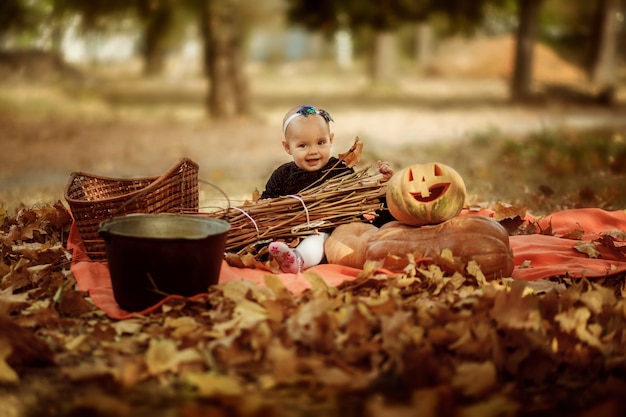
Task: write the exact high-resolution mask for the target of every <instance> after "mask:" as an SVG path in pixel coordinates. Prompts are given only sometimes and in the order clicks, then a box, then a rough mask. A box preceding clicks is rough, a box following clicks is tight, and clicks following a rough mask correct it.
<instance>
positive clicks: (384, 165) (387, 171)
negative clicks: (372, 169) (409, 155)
mask: <svg viewBox="0 0 626 417" xmlns="http://www.w3.org/2000/svg"><path fill="white" fill-rule="evenodd" d="M376 172H378V173H381V174H383V181H389V180H390V179H391V176H392V175H393V169H391V165H389V163H388V162H382V161H377V162H376Z"/></svg>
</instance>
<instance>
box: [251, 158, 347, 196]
mask: <svg viewBox="0 0 626 417" xmlns="http://www.w3.org/2000/svg"><path fill="white" fill-rule="evenodd" d="M337 162H339V159H337V158H336V157H334V156H333V157H331V158H330V159H329V161H328V163H327V164H326V165H324V167H323V168H322V169H320V170H317V171H312V172H310V171H305V170H303V169H301V168H298V166H297V165H296V163H295V162H293V161H291V162H287V163H285V164H283V165H281V166H279V167H278V168H276V170H275V171H274V172H273V173H272V175H271V176H270V178H269V180H267V184H265V191H263V194H261V198H276V197H281V196H285V195H292V194H298V192H300V191H302V190H303V189H305V188H307V187H308V186H310V185H311V184H314V183H315V185H314V187H315V186H317V185H319V184H321V183H323V182H324V181H326V180H327V179H329V178H332V177H336V176H337V175H340V174H344V173H347V172H354V170H353V169H352V168H348V167H347V166H346V165H345V164H344V163H343V162H341V163H339V164H337ZM335 164H337V166H336V167H334V166H335ZM333 167H334V168H333ZM329 170H330V171H329ZM326 173H328V175H326ZM324 175H326V176H325V177H324ZM322 177H324V179H323V180H322V181H319V182H318V183H316V181H318V180H319V179H320V178H322Z"/></svg>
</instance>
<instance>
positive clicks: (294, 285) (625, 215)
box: [67, 208, 626, 319]
mask: <svg viewBox="0 0 626 417" xmlns="http://www.w3.org/2000/svg"><path fill="white" fill-rule="evenodd" d="M492 214H493V213H492V212H490V211H487V210H483V211H481V212H478V213H472V214H470V213H468V212H464V213H463V214H462V215H486V216H491V215H492ZM526 220H527V221H536V220H537V219H535V218H534V217H533V216H531V215H529V216H527V218H526ZM538 223H539V225H540V226H541V228H542V229H547V228H548V227H549V226H551V227H552V232H553V235H550V236H547V235H540V234H534V235H522V236H511V238H510V242H511V248H512V249H513V254H514V257H515V269H514V271H513V278H515V279H522V280H537V279H542V278H549V277H554V276H564V275H566V274H567V275H569V276H570V277H573V278H579V277H588V278H598V277H605V276H607V275H613V274H618V273H621V272H625V271H626V257H625V256H624V254H622V253H621V252H619V251H612V250H610V249H609V248H608V247H604V246H603V245H596V248H597V250H598V251H599V253H600V256H599V257H596V258H591V257H589V256H588V255H587V254H585V253H581V252H579V251H578V250H576V249H574V245H575V244H576V243H578V242H579V240H572V239H566V238H563V236H567V235H568V234H571V233H572V232H574V231H579V234H580V233H582V239H583V240H585V241H593V240H595V239H598V238H599V237H600V236H601V235H602V234H603V233H605V232H610V231H615V230H619V231H622V232H624V233H626V211H624V210H619V211H605V210H601V209H595V208H590V209H573V210H563V211H559V212H556V213H553V214H551V215H550V216H546V217H545V218H542V219H540V220H538ZM623 240H624V239H623V237H622V238H621V242H620V244H623V243H624V242H623ZM67 246H68V249H69V250H71V251H73V260H74V262H73V263H72V267H71V269H72V273H73V274H74V277H75V278H76V281H77V283H78V287H79V289H80V290H81V291H87V292H88V293H89V296H90V297H91V298H92V300H93V302H94V303H95V304H96V306H98V307H99V308H101V309H102V310H103V311H104V312H105V313H106V314H107V315H108V316H109V317H111V318H114V319H125V318H129V317H132V316H133V313H129V312H127V311H125V310H123V309H121V308H120V307H119V306H118V305H117V303H116V302H115V299H114V298H113V290H112V288H111V280H110V276H109V271H108V268H107V265H106V263H101V262H91V261H90V260H89V258H88V257H87V255H86V253H85V248H84V245H83V243H82V241H81V239H80V235H79V233H78V229H77V228H76V225H75V224H74V225H72V229H71V231H70V236H69V239H68V245H67ZM307 271H308V272H312V273H315V274H317V275H319V276H320V277H322V278H323V279H324V280H325V281H326V282H327V283H328V284H329V285H332V286H337V285H339V284H341V283H343V282H346V281H351V280H354V279H355V278H356V276H357V275H358V273H359V272H360V270H358V269H354V268H348V267H345V266H341V265H331V264H322V265H318V266H315V267H313V268H310V269H308V270H307ZM266 274H267V272H265V271H261V270H256V269H249V268H235V267H231V266H230V265H228V264H227V263H226V262H223V264H222V269H221V274H220V278H219V282H220V283H224V282H228V281H233V280H249V281H253V282H256V283H258V284H260V285H263V284H264V276H265V275H266ZM278 277H279V278H280V279H281V281H282V282H283V283H284V284H285V287H286V288H288V289H289V290H291V291H292V292H293V293H295V294H300V293H301V292H303V291H304V290H306V289H307V288H309V287H310V284H309V282H308V280H307V279H306V278H305V276H304V275H303V274H301V273H300V274H286V273H283V274H278ZM202 296H203V294H199V295H198V296H197V297H202ZM171 297H175V296H171ZM166 301H167V299H164V300H162V301H161V302H160V303H158V304H156V305H154V306H152V307H150V308H148V309H146V310H144V311H142V312H140V313H139V314H147V313H150V312H151V311H153V310H154V309H156V308H158V307H159V306H160V305H161V304H163V303H164V302H166ZM135 314H136V313H135Z"/></svg>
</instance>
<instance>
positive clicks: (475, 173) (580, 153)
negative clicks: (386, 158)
mask: <svg viewBox="0 0 626 417" xmlns="http://www.w3.org/2000/svg"><path fill="white" fill-rule="evenodd" d="M625 133H626V132H624V130H620V129H604V130H596V131H564V130H560V131H547V130H546V131H542V132H539V133H536V134H532V135H530V136H528V137H520V138H511V137H507V136H505V135H503V134H502V133H500V132H498V131H493V130H490V131H486V132H484V133H481V134H479V135H475V136H474V137H472V138H470V139H468V140H467V142H465V143H463V144H460V145H459V144H452V145H450V144H437V145H433V146H429V147H425V148H424V147H423V148H420V149H419V153H417V152H416V151H415V150H414V149H413V148H411V147H406V148H403V149H402V151H401V152H399V153H398V155H399V158H398V160H397V161H394V162H395V163H396V165H400V166H403V165H406V164H410V163H411V162H410V161H416V160H418V159H419V160H422V161H423V160H427V159H429V160H437V161H440V162H443V163H445V164H448V165H450V166H452V167H454V168H455V169H456V170H457V171H459V173H460V174H461V175H462V177H463V178H464V180H465V182H466V186H467V190H468V203H469V204H470V205H487V206H488V205H490V204H491V203H493V202H495V201H501V202H505V203H509V204H514V205H518V206H523V207H526V208H527V209H529V210H531V211H533V212H535V213H536V214H546V213H548V212H552V211H556V210H563V209H569V208H581V207H599V208H604V209H607V210H619V209H624V208H626V188H625V187H624V181H625V179H626V178H625V176H626V139H625Z"/></svg>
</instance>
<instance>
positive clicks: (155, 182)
mask: <svg viewBox="0 0 626 417" xmlns="http://www.w3.org/2000/svg"><path fill="white" fill-rule="evenodd" d="M185 164H189V165H192V166H193V167H194V168H196V169H198V168H199V165H198V164H197V163H196V162H194V161H192V160H191V159H189V158H181V159H180V160H179V161H178V162H177V163H176V164H175V165H173V166H172V167H171V168H170V169H169V170H167V172H165V173H164V174H162V175H159V176H148V177H135V178H128V177H126V178H121V177H107V176H102V175H94V174H90V173H86V172H83V171H74V172H72V173H71V174H70V178H69V179H68V181H67V184H66V185H65V190H64V194H65V195H64V197H65V200H66V201H67V202H68V203H70V204H78V205H80V204H86V205H92V204H93V203H94V202H95V201H93V200H80V199H76V198H71V197H70V196H69V191H70V188H71V187H72V184H73V183H74V181H75V180H76V178H77V177H79V176H84V177H89V178H94V179H99V180H104V181H118V182H132V181H150V184H148V185H147V186H145V187H143V188H142V189H140V190H136V191H131V192H129V193H126V194H119V195H116V196H111V197H108V198H105V199H101V200H97V202H114V201H119V200H127V199H128V198H129V197H131V196H135V195H137V194H140V193H147V192H149V191H151V190H152V189H153V188H156V187H158V186H160V185H161V184H163V183H164V182H167V181H169V180H170V178H169V177H170V176H171V175H172V174H173V173H175V172H176V171H178V170H179V169H180V167H181V166H182V165H185Z"/></svg>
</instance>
